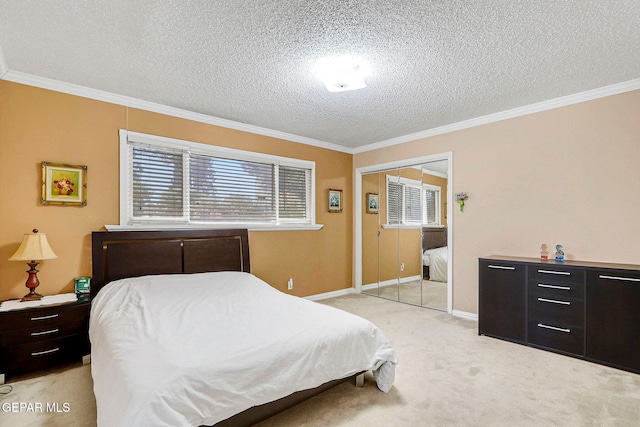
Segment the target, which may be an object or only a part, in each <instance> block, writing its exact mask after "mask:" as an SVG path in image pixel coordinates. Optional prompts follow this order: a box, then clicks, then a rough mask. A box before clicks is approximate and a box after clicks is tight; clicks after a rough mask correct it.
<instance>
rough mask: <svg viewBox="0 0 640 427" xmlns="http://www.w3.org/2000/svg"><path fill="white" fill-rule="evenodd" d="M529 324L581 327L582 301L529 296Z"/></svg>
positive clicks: (582, 315) (582, 321)
mask: <svg viewBox="0 0 640 427" xmlns="http://www.w3.org/2000/svg"><path fill="white" fill-rule="evenodd" d="M529 319H530V321H531V322H530V323H534V324H536V326H537V323H539V322H541V323H545V324H546V323H549V324H552V325H562V326H563V327H567V326H581V327H582V326H583V325H584V300H580V299H570V298H549V297H546V296H534V295H532V294H529Z"/></svg>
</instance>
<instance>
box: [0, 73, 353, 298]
mask: <svg viewBox="0 0 640 427" xmlns="http://www.w3.org/2000/svg"><path fill="white" fill-rule="evenodd" d="M120 128H123V129H129V130H131V131H136V132H143V133H149V134H154V135H161V136H165V137H171V138H178V139H184V140H189V141H195V142H201V143H205V144H213V145H220V146H226V147H233V148H237V149H241V150H250V151H255V152H261V153H268V154H273V155H279V156H286V157H293V158H299V159H304V160H313V161H315V162H316V188H317V194H316V221H317V222H318V223H320V224H324V227H323V228H322V230H320V231H280V232H251V233H250V234H249V245H250V250H251V266H252V272H253V273H254V274H256V275H257V276H258V277H260V278H262V279H264V280H266V281H267V282H269V283H270V284H271V285H272V286H274V287H276V288H277V289H280V290H285V291H286V283H287V279H288V278H290V277H291V278H293V279H294V289H293V291H290V293H292V294H294V295H299V296H306V295H314V294H319V293H323V292H329V291H334V290H339V289H344V288H348V287H351V286H352V262H351V259H352V248H353V223H352V218H353V209H352V206H351V205H352V204H351V203H349V201H351V200H352V195H351V194H350V192H351V188H352V167H353V166H352V155H350V154H346V153H340V152H336V151H332V150H327V149H322V148H317V147H312V146H308V145H304V144H297V143H293V142H289V141H284V140H279V139H276V138H270V137H266V136H261V135H255V134H251V133H246V132H241V131H237V130H231V129H226V128H221V127H217V126H212V125H208V124H203V123H198V122H193V121H189V120H184V119H178V118H174V117H168V116H164V115H161V114H157V113H151V112H147V111H141V110H136V109H130V108H126V107H123V106H119V105H114V104H109V103H104V102H99V101H95V100H90V99H85V98H81V97H77V96H73V95H67V94H62V93H58V92H53V91H49V90H44V89H39V88H35V87H30V86H25V85H21V84H16V83H12V82H7V81H0V167H1V170H2V173H3V175H4V179H5V181H4V182H5V185H4V186H3V197H2V202H1V204H0V220H1V223H2V226H1V227H0V300H3V299H7V298H15V297H20V296H22V295H24V294H25V293H26V291H27V289H26V288H25V287H24V282H25V280H26V278H27V275H26V273H25V271H26V270H27V269H28V266H27V265H26V263H22V262H10V261H7V259H8V258H9V257H10V256H11V255H12V254H13V252H14V251H15V250H16V249H17V247H18V245H19V243H20V241H21V239H22V235H23V234H24V233H25V232H28V231H30V230H31V229H32V228H38V229H40V231H41V232H44V233H46V234H47V237H48V240H49V242H50V244H51V246H52V247H53V249H54V251H55V252H56V254H57V255H58V258H57V259H55V260H48V261H43V262H41V263H40V265H39V266H38V268H39V270H40V273H39V274H38V277H39V278H40V282H41V285H40V288H38V289H39V291H40V292H41V293H44V294H54V293H59V292H70V291H73V278H74V277H76V276H89V275H91V232H92V231H94V230H99V229H101V228H102V227H103V226H104V225H105V224H117V223H118V218H119V178H118V177H119V175H118V174H119V172H118V167H119V166H118V165H119V160H118V144H119V137H118V129H120ZM42 161H49V162H55V163H69V164H77V165H87V166H88V180H87V182H88V191H87V194H88V206H86V207H82V208H80V207H62V206H42V205H41V204H40V185H41V184H40V182H41V181H40V179H41V178H40V175H41V174H40V169H41V162H42ZM328 188H336V189H343V191H344V192H343V197H344V202H345V203H343V205H344V207H343V212H342V213H340V214H336V213H331V214H330V213H328V211H327V210H328V209H327V208H328V206H327V205H328V202H327V197H328V196H327V193H326V190H327V189H328Z"/></svg>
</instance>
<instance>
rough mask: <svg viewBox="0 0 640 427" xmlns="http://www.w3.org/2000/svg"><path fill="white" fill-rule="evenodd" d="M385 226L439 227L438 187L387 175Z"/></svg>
mask: <svg viewBox="0 0 640 427" xmlns="http://www.w3.org/2000/svg"><path fill="white" fill-rule="evenodd" d="M387 224H390V225H409V226H411V225H416V226H419V225H423V224H425V225H426V224H428V225H440V187H436V186H433V185H428V184H422V183H421V182H420V181H417V180H412V179H407V178H400V177H393V176H389V175H387Z"/></svg>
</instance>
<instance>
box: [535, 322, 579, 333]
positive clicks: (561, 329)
mask: <svg viewBox="0 0 640 427" xmlns="http://www.w3.org/2000/svg"><path fill="white" fill-rule="evenodd" d="M538 328H545V329H551V330H554V331H560V332H566V333H567V334H570V333H571V329H565V328H557V327H555V326H549V325H545V324H544V323H538Z"/></svg>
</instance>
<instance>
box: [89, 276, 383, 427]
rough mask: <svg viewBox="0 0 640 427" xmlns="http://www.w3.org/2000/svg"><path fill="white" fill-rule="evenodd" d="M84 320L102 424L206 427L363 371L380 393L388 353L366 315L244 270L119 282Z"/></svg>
mask: <svg viewBox="0 0 640 427" xmlns="http://www.w3.org/2000/svg"><path fill="white" fill-rule="evenodd" d="M90 319H91V320H90V331H89V334H90V338H91V345H92V350H91V372H92V375H93V380H94V392H95V396H96V400H97V409H98V425H99V426H103V427H104V426H107V427H117V426H165V425H167V426H168V425H170V426H198V425H202V424H206V425H211V424H215V423H216V422H219V421H221V420H224V419H226V418H229V417H231V416H232V415H234V414H236V413H239V412H241V411H243V410H245V409H247V408H250V407H252V406H255V405H260V404H263V403H266V402H270V401H273V400H276V399H279V398H281V397H284V396H287V395H289V394H291V393H293V392H295V391H298V390H304V389H309V388H314V387H317V386H319V385H320V384H323V383H325V382H327V381H329V380H333V379H337V378H344V377H347V376H350V375H353V374H355V373H358V372H361V371H366V370H373V371H374V376H375V378H376V381H377V384H378V387H379V388H380V389H381V390H383V391H385V392H386V391H388V390H389V389H390V388H391V385H392V383H393V380H394V374H395V364H396V357H395V353H394V350H393V348H392V347H391V346H390V345H389V342H388V340H387V339H386V338H385V337H384V335H383V334H382V332H381V331H380V330H379V329H378V328H377V327H376V326H375V325H373V324H372V323H371V322H369V321H367V320H365V319H362V318H360V317H358V316H355V315H352V314H350V313H346V312H344V311H342V310H338V309H335V308H332V307H328V306H325V305H322V304H318V303H315V302H311V301H308V300H304V299H301V298H297V297H293V296H290V295H286V294H284V293H282V292H279V291H278V290H276V289H274V288H272V287H271V286H269V285H268V284H267V283H265V282H263V281H262V280H260V279H258V278H257V277H255V276H253V275H251V274H248V273H238V272H221V273H202V274H189V275H168V276H145V277H139V278H130V279H123V280H118V281H115V282H112V283H110V284H109V285H107V286H106V287H104V288H103V289H102V290H101V291H100V293H99V294H98V296H97V297H96V298H95V299H94V301H93V304H92V309H91V317H90Z"/></svg>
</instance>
